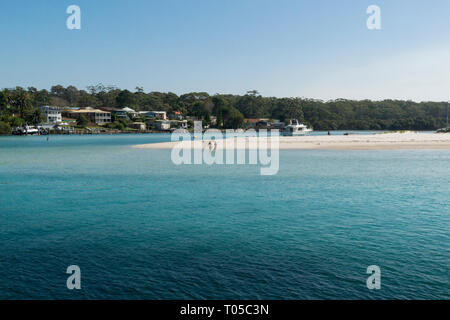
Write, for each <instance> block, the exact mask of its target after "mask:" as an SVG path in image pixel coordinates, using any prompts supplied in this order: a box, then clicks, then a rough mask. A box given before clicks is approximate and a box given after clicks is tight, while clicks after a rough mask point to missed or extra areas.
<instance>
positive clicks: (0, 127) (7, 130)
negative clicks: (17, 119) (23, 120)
mask: <svg viewBox="0 0 450 320" xmlns="http://www.w3.org/2000/svg"><path fill="white" fill-rule="evenodd" d="M0 134H11V126H10V125H9V123H7V122H3V121H0Z"/></svg>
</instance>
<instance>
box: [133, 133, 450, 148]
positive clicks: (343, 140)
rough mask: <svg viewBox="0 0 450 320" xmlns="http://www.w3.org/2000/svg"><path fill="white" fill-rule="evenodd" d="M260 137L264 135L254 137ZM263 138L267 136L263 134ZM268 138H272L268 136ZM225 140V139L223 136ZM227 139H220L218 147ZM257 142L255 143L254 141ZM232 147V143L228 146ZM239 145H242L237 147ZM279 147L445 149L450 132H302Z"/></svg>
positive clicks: (199, 143) (283, 140)
mask: <svg viewBox="0 0 450 320" xmlns="http://www.w3.org/2000/svg"><path fill="white" fill-rule="evenodd" d="M253 139H255V140H254V141H258V142H259V141H260V139H261V138H253ZM262 139H264V138H262ZM266 140H268V141H269V146H268V147H269V148H270V140H271V139H270V138H268V139H266ZM222 141H225V140H222ZM179 143H180V142H163V143H153V144H142V145H135V146H133V147H134V148H142V149H172V148H173V147H174V146H176V145H177V144H179ZM239 143H240V145H241V147H243V146H244V144H245V148H246V149H248V148H249V143H248V139H247V138H235V143H234V147H233V148H236V145H238V144H239ZM183 144H186V145H191V146H192V148H199V147H200V146H201V148H204V149H206V148H208V141H197V143H192V142H190V141H186V142H183ZM222 145H223V148H224V149H227V144H226V143H223V144H222V143H220V141H218V148H221V147H222ZM255 145H256V144H255ZM228 147H229V146H228ZM238 148H239V147H238ZM279 148H280V150H301V149H309V150H311V149H313V150H397V149H398V150H401V149H411V150H414V149H430V150H432V149H442V150H450V133H435V134H431V133H414V132H411V133H382V134H374V135H348V136H344V135H331V136H299V137H282V136H280V137H279Z"/></svg>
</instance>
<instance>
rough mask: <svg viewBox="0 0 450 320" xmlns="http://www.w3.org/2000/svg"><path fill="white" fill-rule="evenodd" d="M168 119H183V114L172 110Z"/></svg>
mask: <svg viewBox="0 0 450 320" xmlns="http://www.w3.org/2000/svg"><path fill="white" fill-rule="evenodd" d="M169 119H170V120H183V115H182V114H181V112H180V111H174V112H173V113H171V114H170V115H169Z"/></svg>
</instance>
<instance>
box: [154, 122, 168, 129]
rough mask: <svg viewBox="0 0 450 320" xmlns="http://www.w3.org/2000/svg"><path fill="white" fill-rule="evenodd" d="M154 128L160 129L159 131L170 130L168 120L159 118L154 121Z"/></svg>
mask: <svg viewBox="0 0 450 320" xmlns="http://www.w3.org/2000/svg"><path fill="white" fill-rule="evenodd" d="M154 125H155V127H156V129H158V130H161V131H167V130H170V121H166V120H160V121H156V122H155V123H154Z"/></svg>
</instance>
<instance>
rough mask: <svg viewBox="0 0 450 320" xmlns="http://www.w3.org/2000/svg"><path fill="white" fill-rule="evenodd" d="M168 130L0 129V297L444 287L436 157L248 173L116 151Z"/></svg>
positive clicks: (447, 278)
mask: <svg viewBox="0 0 450 320" xmlns="http://www.w3.org/2000/svg"><path fill="white" fill-rule="evenodd" d="M169 139H170V137H169V136H168V135H157V134H154V135H115V136H51V137H50V139H49V141H46V137H0V243H1V250H0V298H1V299H31V298H39V299H66V298H69V299H70V298H74V299H79V298H81V299H94V298H95V299H112V298H124V299H391V298H394V299H395V298H400V299H403V298H404V299H449V298H450V270H449V264H450V231H449V230H450V200H449V195H450V176H449V173H450V171H449V162H450V152H448V151H426V150H417V151H407V150H402V151H323V150H322V151H320V150H315V151H281V152H280V170H279V173H278V174H277V175H276V176H260V175H259V168H258V167H257V166H250V165H247V166H232V165H228V166H217V165H216V166H206V165H197V166H183V165H182V166H175V165H173V164H172V163H171V161H170V155H169V154H170V151H165V150H145V149H133V148H131V147H130V146H131V145H133V144H139V143H151V142H159V141H168V140H169ZM73 264H75V265H79V266H80V268H81V274H82V280H81V285H82V290H80V291H76V290H73V291H70V290H68V289H67V288H66V279H67V276H68V275H67V274H66V273H65V272H66V268H67V267H68V266H69V265H73ZM369 265H378V266H379V267H380V268H381V290H376V291H371V290H368V289H367V287H366V278H367V277H368V275H367V274H366V268H367V267H368V266H369Z"/></svg>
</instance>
